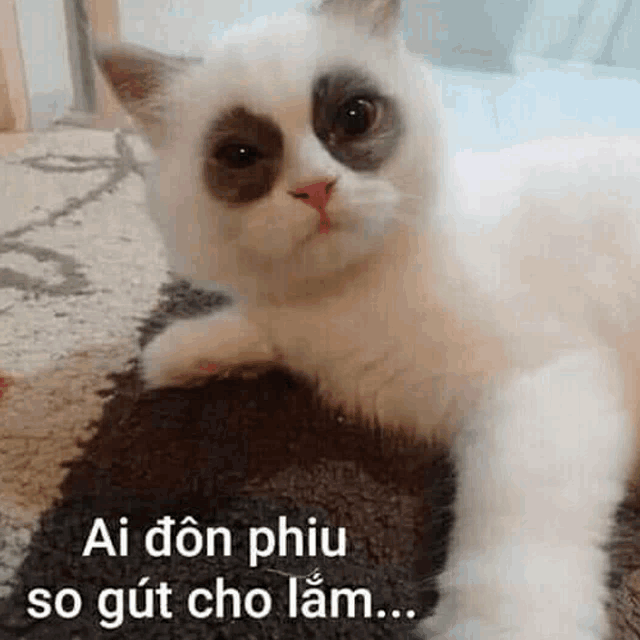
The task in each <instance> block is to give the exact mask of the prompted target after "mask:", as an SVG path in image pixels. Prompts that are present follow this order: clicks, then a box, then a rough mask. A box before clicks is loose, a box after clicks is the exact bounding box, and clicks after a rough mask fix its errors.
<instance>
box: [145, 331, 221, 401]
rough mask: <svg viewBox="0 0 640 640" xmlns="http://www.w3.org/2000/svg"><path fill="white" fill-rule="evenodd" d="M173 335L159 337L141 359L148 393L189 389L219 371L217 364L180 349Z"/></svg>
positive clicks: (179, 344)
mask: <svg viewBox="0 0 640 640" xmlns="http://www.w3.org/2000/svg"><path fill="white" fill-rule="evenodd" d="M173 334H174V332H172V331H171V329H169V330H168V331H166V332H165V333H163V334H161V335H160V336H158V337H157V338H156V339H155V340H154V341H153V342H152V343H151V344H150V345H149V346H148V347H147V348H146V349H145V350H144V352H143V354H142V356H141V359H140V369H141V372H142V378H143V380H144V382H145V387H146V388H147V389H160V388H163V387H192V386H196V385H198V384H201V383H203V382H204V381H205V380H206V379H207V378H209V377H211V376H212V375H214V374H216V373H219V371H220V366H219V365H218V364H216V363H214V362H211V361H210V360H208V359H206V358H203V357H201V356H199V355H198V354H197V353H195V352H194V351H193V350H192V349H189V348H187V349H184V348H182V346H183V344H182V342H181V341H180V340H176V336H175V335H173Z"/></svg>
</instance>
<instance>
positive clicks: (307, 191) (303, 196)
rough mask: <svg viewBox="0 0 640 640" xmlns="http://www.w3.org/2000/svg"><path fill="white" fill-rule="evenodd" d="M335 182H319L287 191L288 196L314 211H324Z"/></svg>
mask: <svg viewBox="0 0 640 640" xmlns="http://www.w3.org/2000/svg"><path fill="white" fill-rule="evenodd" d="M336 182H337V180H320V181H318V182H314V183H312V184H307V185H305V186H303V187H298V188H297V189H294V190H293V191H289V195H291V196H293V197H294V198H297V199H300V200H302V201H304V202H305V203H306V204H308V205H309V206H310V207H313V208H314V209H324V208H325V206H326V204H327V202H329V198H331V191H332V190H333V186H334V185H335V183H336Z"/></svg>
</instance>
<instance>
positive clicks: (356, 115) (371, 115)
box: [336, 98, 379, 136]
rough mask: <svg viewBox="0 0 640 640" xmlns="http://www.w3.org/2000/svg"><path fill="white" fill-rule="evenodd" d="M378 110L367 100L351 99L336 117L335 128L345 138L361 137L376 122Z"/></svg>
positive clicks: (373, 103)
mask: <svg viewBox="0 0 640 640" xmlns="http://www.w3.org/2000/svg"><path fill="white" fill-rule="evenodd" d="M378 111H379V110H378V108H377V107H376V104H375V102H374V101H372V100H368V99H367V98H352V99H350V100H348V101H347V102H346V103H344V104H343V105H342V106H341V107H340V108H339V109H338V114H337V116H336V128H339V129H341V130H342V132H343V133H344V135H347V136H361V135H364V134H365V133H367V132H368V131H369V130H370V129H371V128H372V127H373V126H374V125H375V124H376V123H377V121H378V118H377V114H378Z"/></svg>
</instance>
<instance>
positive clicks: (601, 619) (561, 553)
mask: <svg viewBox="0 0 640 640" xmlns="http://www.w3.org/2000/svg"><path fill="white" fill-rule="evenodd" d="M616 367H617V364H616V363H615V362H614V361H613V358H609V356H608V355H606V354H605V355H603V354H599V353H596V352H579V353H573V354H569V355H564V356H562V357H560V358H559V359H558V360H556V361H555V362H554V363H553V364H550V365H548V366H545V367H544V368H541V369H538V370H537V371H535V372H532V373H529V374H526V375H519V376H518V377H517V378H515V379H513V380H512V381H511V382H510V383H508V384H505V385H502V386H500V387H498V386H497V385H496V387H495V389H494V391H493V392H492V393H491V394H487V396H489V395H491V397H487V398H486V402H485V403H484V404H483V408H482V409H481V410H480V411H479V412H478V414H477V415H475V416H474V417H472V418H471V419H470V421H469V424H467V425H466V426H465V428H464V430H463V432H462V433H461V434H460V436H459V438H458V439H457V441H456V442H455V444H454V451H455V455H456V457H457V464H458V471H459V475H458V490H457V495H456V499H455V507H454V508H455V517H456V521H455V524H454V532H453V538H452V545H451V555H450V558H449V560H448V563H447V567H446V569H445V571H444V573H443V574H442V576H441V577H440V594H441V601H440V602H439V605H438V608H437V610H436V615H435V616H434V617H433V618H430V619H425V620H424V621H423V622H422V624H421V626H420V627H419V630H418V631H419V633H420V635H421V637H422V638H432V637H437V638H447V639H450V640H453V639H458V638H460V639H462V638H473V639H474V640H484V639H489V638H494V639H495V638H503V639H509V640H515V639H518V640H534V639H539V638H567V639H568V638H571V639H572V640H575V639H582V640H587V639H589V640H596V639H602V640H605V639H606V638H608V632H609V625H608V621H607V616H606V611H605V601H606V598H607V590H606V588H605V582H606V574H607V570H608V558H607V554H606V553H605V551H604V549H603V545H605V544H606V542H607V540H608V536H609V534H610V529H611V527H612V523H613V516H614V514H615V510H616V507H617V505H618V503H619V502H620V501H621V500H622V499H623V496H624V490H625V479H626V476H627V474H628V472H629V471H630V467H631V464H632V457H633V447H634V434H633V431H632V428H631V425H630V419H629V416H628V415H627V414H626V412H625V410H624V405H623V401H622V399H621V397H622V380H621V379H620V376H619V375H618V374H617V373H616V371H617V368H616Z"/></svg>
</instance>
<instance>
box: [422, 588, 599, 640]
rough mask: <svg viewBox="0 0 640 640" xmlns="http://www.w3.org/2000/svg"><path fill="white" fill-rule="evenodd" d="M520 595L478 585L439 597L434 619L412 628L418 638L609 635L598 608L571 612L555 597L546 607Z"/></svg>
mask: <svg viewBox="0 0 640 640" xmlns="http://www.w3.org/2000/svg"><path fill="white" fill-rule="evenodd" d="M523 591H526V589H524V590H520V589H516V590H514V593H513V594H508V593H492V592H491V590H489V589H486V588H485V589H483V588H481V587H478V588H477V589H476V588H474V587H469V588H465V589H462V590H458V591H457V592H455V591H453V592H451V593H450V594H448V595H447V596H445V597H443V598H442V600H441V601H440V602H439V604H438V608H437V610H436V613H435V615H434V616H432V617H430V618H425V619H424V620H422V621H421V622H420V624H419V625H418V627H417V629H416V632H415V635H416V638H419V640H539V639H540V638H556V639H558V640H560V639H562V640H606V639H607V638H608V637H609V636H608V631H609V625H608V620H607V617H606V612H605V609H604V607H603V606H602V605H601V604H599V603H593V604H592V605H587V604H582V605H580V606H578V608H577V610H574V613H573V614H571V613H570V612H569V611H568V610H567V608H565V607H563V606H562V602H561V598H557V601H556V602H555V603H553V604H551V603H550V604H549V605H548V606H540V601H539V600H538V601H537V602H536V599H535V598H534V597H532V598H531V599H530V602H529V603H527V602H526V600H527V599H526V598H525V597H523V595H524V594H523Z"/></svg>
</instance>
